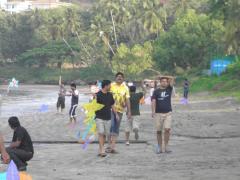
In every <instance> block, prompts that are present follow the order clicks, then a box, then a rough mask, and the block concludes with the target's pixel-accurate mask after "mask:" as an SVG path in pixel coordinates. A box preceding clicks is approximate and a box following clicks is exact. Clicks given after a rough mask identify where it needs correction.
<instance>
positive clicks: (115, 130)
mask: <svg viewBox="0 0 240 180" xmlns="http://www.w3.org/2000/svg"><path fill="white" fill-rule="evenodd" d="M118 116H119V121H118V120H117V119H116V115H115V114H114V113H113V112H112V117H111V129H110V133H111V135H115V136H118V135H119V128H120V124H121V121H122V116H123V114H122V113H119V112H118Z"/></svg>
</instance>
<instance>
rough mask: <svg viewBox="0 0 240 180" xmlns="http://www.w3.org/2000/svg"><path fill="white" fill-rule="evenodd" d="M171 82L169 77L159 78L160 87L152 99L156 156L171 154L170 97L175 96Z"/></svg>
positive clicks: (172, 79) (171, 78) (171, 79)
mask: <svg viewBox="0 0 240 180" xmlns="http://www.w3.org/2000/svg"><path fill="white" fill-rule="evenodd" d="M173 81H174V78H173V77H171V76H164V77H160V87H159V88H157V89H156V90H155V91H154V93H153V97H152V117H153V118H154V119H155V123H156V129H157V141H158V146H157V150H156V153H157V154H159V153H163V152H166V153H169V152H171V151H170V150H169V148H168V143H169V137H170V131H171V121H172V115H171V112H172V105H171V97H172V96H174V95H175V91H174V87H173ZM163 137H164V138H163Z"/></svg>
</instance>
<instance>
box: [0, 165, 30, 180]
mask: <svg viewBox="0 0 240 180" xmlns="http://www.w3.org/2000/svg"><path fill="white" fill-rule="evenodd" d="M0 180H32V177H31V176H30V175H28V174H27V173H26V172H18V170H17V167H16V165H15V163H14V162H13V161H11V162H10V164H9V166H8V169H7V172H4V173H0Z"/></svg>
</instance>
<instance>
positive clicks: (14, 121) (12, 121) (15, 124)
mask: <svg viewBox="0 0 240 180" xmlns="http://www.w3.org/2000/svg"><path fill="white" fill-rule="evenodd" d="M8 124H9V126H10V127H11V128H12V129H15V128H17V127H19V126H21V124H20V122H19V120H18V118H17V117H16V116H12V117H10V118H9V119H8Z"/></svg>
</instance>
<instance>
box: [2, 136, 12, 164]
mask: <svg viewBox="0 0 240 180" xmlns="http://www.w3.org/2000/svg"><path fill="white" fill-rule="evenodd" d="M3 142H4V141H3V137H2V136H1V135H0V153H1V155H2V158H3V162H4V163H8V162H9V160H10V157H9V155H8V153H7V152H6V149H5V147H4V144H3Z"/></svg>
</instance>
